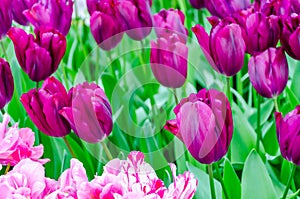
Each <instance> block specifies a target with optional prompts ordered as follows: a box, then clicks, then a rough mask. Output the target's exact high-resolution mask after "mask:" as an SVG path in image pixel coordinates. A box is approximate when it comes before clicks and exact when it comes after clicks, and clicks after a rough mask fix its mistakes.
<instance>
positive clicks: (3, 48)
mask: <svg viewBox="0 0 300 199" xmlns="http://www.w3.org/2000/svg"><path fill="white" fill-rule="evenodd" d="M0 43H1V48H2V50H3V55H4V57H5V59H6V61H8V56H7V53H6V49H5V46H4V44H3V41H1V42H0Z"/></svg>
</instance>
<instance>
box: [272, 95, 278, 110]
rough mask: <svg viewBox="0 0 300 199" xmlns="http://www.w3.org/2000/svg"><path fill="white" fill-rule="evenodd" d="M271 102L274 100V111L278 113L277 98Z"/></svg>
mask: <svg viewBox="0 0 300 199" xmlns="http://www.w3.org/2000/svg"><path fill="white" fill-rule="evenodd" d="M273 100H274V106H275V111H276V112H279V108H278V101H277V97H275V98H274V99H273Z"/></svg>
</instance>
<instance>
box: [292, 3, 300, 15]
mask: <svg viewBox="0 0 300 199" xmlns="http://www.w3.org/2000/svg"><path fill="white" fill-rule="evenodd" d="M290 1H291V10H292V11H293V12H294V13H300V0H290Z"/></svg>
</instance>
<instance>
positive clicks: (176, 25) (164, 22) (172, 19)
mask: <svg viewBox="0 0 300 199" xmlns="http://www.w3.org/2000/svg"><path fill="white" fill-rule="evenodd" d="M184 18H185V16H184V14H183V13H182V12H181V11H180V10H174V9H169V10H165V9H163V10H161V11H160V12H159V13H157V14H155V15H154V16H153V19H154V26H155V27H156V28H155V32H156V34H157V37H165V38H167V37H169V36H171V35H172V34H173V33H176V34H178V36H179V37H180V38H181V40H182V42H183V43H186V40H187V35H188V30H187V29H186V28H185V27H184Z"/></svg>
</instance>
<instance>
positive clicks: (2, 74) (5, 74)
mask: <svg viewBox="0 0 300 199" xmlns="http://www.w3.org/2000/svg"><path fill="white" fill-rule="evenodd" d="M0 81H1V84H0V109H3V108H4V106H5V105H6V104H7V103H8V102H9V101H10V100H11V98H12V96H13V93H14V80H13V76H12V73H11V69H10V66H9V64H8V62H6V61H5V60H4V59H2V58H0Z"/></svg>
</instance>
